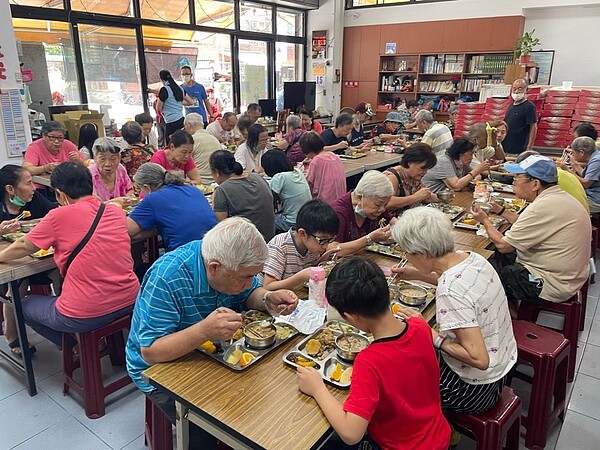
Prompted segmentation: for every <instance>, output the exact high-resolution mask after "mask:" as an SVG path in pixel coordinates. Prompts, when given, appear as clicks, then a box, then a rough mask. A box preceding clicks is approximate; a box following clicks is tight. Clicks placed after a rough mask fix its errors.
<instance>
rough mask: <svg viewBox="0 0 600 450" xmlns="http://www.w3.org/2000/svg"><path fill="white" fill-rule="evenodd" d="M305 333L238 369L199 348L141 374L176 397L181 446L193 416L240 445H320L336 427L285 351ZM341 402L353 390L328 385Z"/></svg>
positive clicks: (271, 449) (301, 448)
mask: <svg viewBox="0 0 600 450" xmlns="http://www.w3.org/2000/svg"><path fill="white" fill-rule="evenodd" d="M302 338H303V337H302V336H299V337H296V338H294V339H292V340H291V341H290V342H288V343H287V344H285V345H283V346H281V347H279V348H277V349H276V350H274V351H273V352H272V353H271V354H270V355H268V356H266V357H265V358H264V359H262V360H261V361H259V362H258V363H257V364H255V365H253V366H251V367H250V368H249V369H248V370H246V371H242V372H236V371H233V370H231V369H228V368H227V367H225V366H224V365H222V364H219V363H218V362H216V361H214V360H212V359H211V358H209V357H207V356H205V355H203V354H200V353H197V352H194V353H190V354H188V355H187V356H184V357H183V358H180V359H178V360H176V361H173V362H170V363H162V364H156V365H154V366H152V367H150V368H149V369H147V370H146V371H144V373H143V374H142V376H143V378H144V379H145V380H147V382H148V383H149V384H151V385H152V386H154V387H157V388H162V389H164V390H165V391H166V392H168V393H169V395H170V396H172V397H173V398H174V399H175V402H176V405H177V408H178V413H179V414H178V420H177V448H178V449H180V450H181V449H185V448H187V442H186V441H187V430H186V427H187V426H188V425H189V422H188V421H191V422H193V423H195V424H197V425H198V426H200V427H201V428H203V429H204V430H206V431H208V432H209V433H211V434H212V435H214V436H216V437H217V438H218V439H219V440H221V441H223V442H224V443H225V444H227V445H229V446H230V447H233V448H235V449H268V450H277V449H281V450H291V449H298V450H307V449H318V448H319V447H320V446H321V445H322V444H323V442H325V441H326V440H327V439H328V438H329V437H330V436H331V434H332V432H333V429H332V428H331V426H330V425H329V422H328V421H327V419H326V418H325V415H324V414H323V412H322V411H321V408H319V406H318V405H317V402H316V401H315V400H314V399H313V398H311V397H309V396H307V395H304V394H302V393H301V392H300V391H299V390H298V386H297V385H296V372H295V370H293V369H292V368H290V367H287V366H286V365H285V364H284V363H283V360H282V356H283V355H284V354H285V352H287V351H288V350H290V349H291V348H292V347H293V346H294V345H296V344H297V343H298V342H299V341H300V340H301V339H302ZM328 388H329V390H330V391H331V392H332V394H333V395H334V396H335V397H336V398H337V399H338V400H340V401H342V402H343V401H344V399H345V398H346V397H347V395H348V391H344V390H339V389H336V388H333V387H328Z"/></svg>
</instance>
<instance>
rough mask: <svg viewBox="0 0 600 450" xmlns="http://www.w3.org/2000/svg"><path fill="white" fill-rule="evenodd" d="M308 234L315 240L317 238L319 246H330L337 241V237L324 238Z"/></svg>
mask: <svg viewBox="0 0 600 450" xmlns="http://www.w3.org/2000/svg"><path fill="white" fill-rule="evenodd" d="M308 234H309V235H310V236H312V237H314V238H315V241H317V243H318V244H319V245H329V244H331V243H332V242H333V241H335V237H332V238H322V237H319V236H315V235H314V234H312V233H308Z"/></svg>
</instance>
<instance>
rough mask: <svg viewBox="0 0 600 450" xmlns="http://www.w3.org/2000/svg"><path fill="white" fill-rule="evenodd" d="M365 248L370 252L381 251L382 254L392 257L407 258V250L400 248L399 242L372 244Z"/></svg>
mask: <svg viewBox="0 0 600 450" xmlns="http://www.w3.org/2000/svg"><path fill="white" fill-rule="evenodd" d="M365 249H366V250H367V251H369V252H373V253H379V254H380V255H385V256H391V257H392V258H398V259H402V260H404V259H406V252H405V251H404V250H398V248H397V244H393V245H388V244H371V245H367V246H366V247H365Z"/></svg>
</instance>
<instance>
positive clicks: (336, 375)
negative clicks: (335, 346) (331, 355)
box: [329, 363, 342, 381]
mask: <svg viewBox="0 0 600 450" xmlns="http://www.w3.org/2000/svg"><path fill="white" fill-rule="evenodd" d="M341 377H342V366H341V364H340V363H337V364H336V365H335V369H333V372H331V375H329V378H331V379H332V380H333V381H340V378H341Z"/></svg>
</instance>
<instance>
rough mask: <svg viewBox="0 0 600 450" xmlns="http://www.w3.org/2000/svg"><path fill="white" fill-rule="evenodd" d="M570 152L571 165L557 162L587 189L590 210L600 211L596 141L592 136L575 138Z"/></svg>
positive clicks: (598, 156)
mask: <svg viewBox="0 0 600 450" xmlns="http://www.w3.org/2000/svg"><path fill="white" fill-rule="evenodd" d="M568 152H569V165H566V164H565V163H564V162H557V163H556V164H557V165H558V166H559V167H560V168H561V169H563V170H567V171H568V172H570V173H572V174H573V175H575V177H577V180H578V181H579V182H580V183H581V185H582V186H583V188H584V189H585V195H586V196H587V201H588V205H589V208H590V212H591V213H592V214H595V213H598V212H600V151H598V150H597V149H596V143H595V142H594V140H593V139H592V138H590V137H587V136H581V137H578V138H575V140H574V141H573V142H572V143H571V148H570V149H568Z"/></svg>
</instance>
